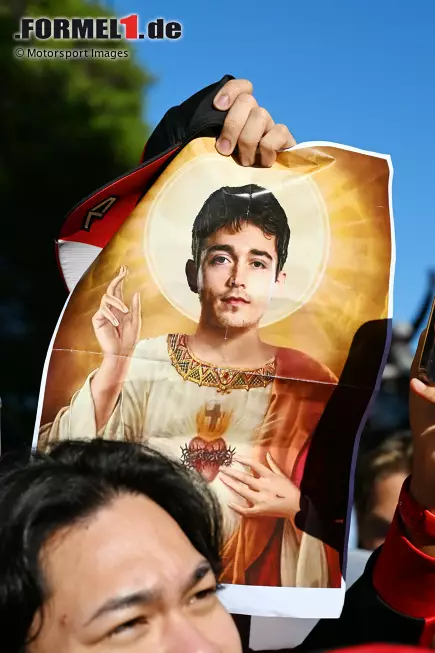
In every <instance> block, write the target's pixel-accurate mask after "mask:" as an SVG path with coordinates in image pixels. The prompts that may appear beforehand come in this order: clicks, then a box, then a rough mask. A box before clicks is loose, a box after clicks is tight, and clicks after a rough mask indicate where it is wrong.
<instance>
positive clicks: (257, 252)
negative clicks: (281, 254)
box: [207, 245, 273, 262]
mask: <svg viewBox="0 0 435 653" xmlns="http://www.w3.org/2000/svg"><path fill="white" fill-rule="evenodd" d="M213 252H227V253H228V254H231V255H232V256H234V255H235V251H234V247H232V246H231V245H210V247H208V248H207V254H213ZM249 253H250V254H253V255H254V256H263V257H264V258H267V259H269V261H272V262H273V258H272V256H271V255H270V254H269V252H266V251H264V250H262V249H250V250H249Z"/></svg>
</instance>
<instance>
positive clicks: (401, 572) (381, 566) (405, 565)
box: [373, 511, 435, 646]
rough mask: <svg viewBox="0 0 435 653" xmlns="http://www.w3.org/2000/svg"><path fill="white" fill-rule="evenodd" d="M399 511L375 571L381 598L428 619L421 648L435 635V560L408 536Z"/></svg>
mask: <svg viewBox="0 0 435 653" xmlns="http://www.w3.org/2000/svg"><path fill="white" fill-rule="evenodd" d="M399 520H400V517H399V515H398V513H397V511H396V514H395V516H394V520H393V523H392V524H391V527H390V530H389V532H388V535H387V539H386V541H385V544H384V545H383V547H382V550H381V553H380V555H379V557H378V559H377V561H376V565H375V568H374V571H373V585H374V587H375V590H376V592H377V594H378V596H379V597H380V598H381V599H382V600H383V601H384V602H385V603H386V604H387V605H388V606H389V607H390V608H392V609H393V610H396V612H399V613H401V614H403V615H406V616H409V617H413V618H417V619H424V621H425V626H424V629H423V632H422V635H421V638H420V645H421V646H430V645H431V644H432V641H433V639H434V636H435V558H432V557H431V556H428V555H426V554H425V553H422V551H420V550H419V549H417V548H416V547H415V546H414V545H413V544H411V542H410V541H409V540H408V539H407V537H406V536H405V535H404V533H403V530H402V528H401V524H400V521H399Z"/></svg>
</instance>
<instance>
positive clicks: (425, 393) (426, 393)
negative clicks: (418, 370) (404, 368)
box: [410, 378, 435, 404]
mask: <svg viewBox="0 0 435 653" xmlns="http://www.w3.org/2000/svg"><path fill="white" fill-rule="evenodd" d="M410 388H411V392H412V393H413V394H414V395H417V397H422V398H423V399H426V401H429V402H430V403H432V404H435V388H433V387H432V386H428V385H426V384H425V383H423V381H420V379H417V378H413V379H411V383H410Z"/></svg>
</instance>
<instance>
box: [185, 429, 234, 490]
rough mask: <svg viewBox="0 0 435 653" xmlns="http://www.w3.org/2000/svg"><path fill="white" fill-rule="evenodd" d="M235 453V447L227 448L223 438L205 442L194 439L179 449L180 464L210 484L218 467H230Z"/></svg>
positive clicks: (197, 438)
mask: <svg viewBox="0 0 435 653" xmlns="http://www.w3.org/2000/svg"><path fill="white" fill-rule="evenodd" d="M235 452H236V449H235V447H228V446H227V445H226V442H225V440H224V439H223V438H218V439H217V440H214V441H213V442H206V441H205V440H203V439H202V438H199V437H195V438H193V439H192V440H191V441H190V442H189V444H186V445H184V447H181V462H182V463H183V465H185V466H186V467H188V468H189V469H194V470H196V471H197V472H199V473H200V474H201V475H202V476H203V478H204V479H205V480H206V481H207V482H208V483H211V482H212V481H214V479H215V478H216V476H217V475H218V473H219V468H220V467H230V466H231V464H232V462H233V457H234V454H235Z"/></svg>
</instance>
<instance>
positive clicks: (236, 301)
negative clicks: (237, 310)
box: [222, 297, 249, 306]
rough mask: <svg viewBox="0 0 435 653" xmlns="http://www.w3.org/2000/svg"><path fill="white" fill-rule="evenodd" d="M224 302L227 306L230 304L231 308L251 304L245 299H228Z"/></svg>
mask: <svg viewBox="0 0 435 653" xmlns="http://www.w3.org/2000/svg"><path fill="white" fill-rule="evenodd" d="M222 301H223V302H225V304H230V305H231V306H239V305H240V304H249V302H248V301H247V300H246V299H243V297H227V298H226V299H223V300H222Z"/></svg>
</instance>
